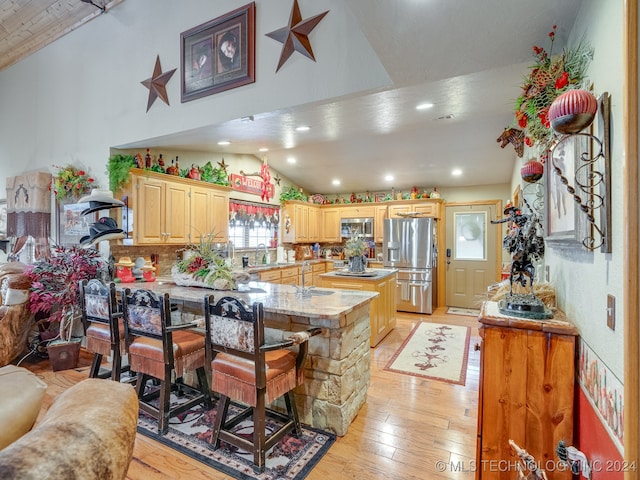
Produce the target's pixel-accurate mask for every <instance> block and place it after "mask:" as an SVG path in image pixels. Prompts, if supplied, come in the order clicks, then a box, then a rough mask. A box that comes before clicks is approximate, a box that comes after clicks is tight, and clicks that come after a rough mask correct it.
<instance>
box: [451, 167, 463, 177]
mask: <svg viewBox="0 0 640 480" xmlns="http://www.w3.org/2000/svg"><path fill="white" fill-rule="evenodd" d="M451 175H454V176H456V177H457V176H459V175H462V170H460V169H459V168H456V169H455V170H452V171H451Z"/></svg>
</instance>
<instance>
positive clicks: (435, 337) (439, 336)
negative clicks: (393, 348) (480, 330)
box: [384, 322, 471, 385]
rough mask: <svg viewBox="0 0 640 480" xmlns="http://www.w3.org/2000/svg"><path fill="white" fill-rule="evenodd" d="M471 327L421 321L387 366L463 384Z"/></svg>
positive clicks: (392, 369)
mask: <svg viewBox="0 0 640 480" xmlns="http://www.w3.org/2000/svg"><path fill="white" fill-rule="evenodd" d="M470 330H471V329H470V328H469V327H462V326H457V325H442V324H439V323H427V322H420V323H418V324H417V325H416V326H415V327H414V329H413V330H412V332H411V333H410V334H409V336H408V337H407V339H406V340H405V341H404V342H403V343H402V345H401V346H400V348H399V349H398V351H397V352H396V353H394V354H393V357H391V360H389V362H388V363H387V365H386V367H384V369H385V370H387V371H390V372H396V373H403V374H406V375H412V376H414V377H423V378H428V379H431V380H440V381H442V382H447V383H453V384H456V385H464V384H465V382H466V379H467V357H468V353H469V335H470Z"/></svg>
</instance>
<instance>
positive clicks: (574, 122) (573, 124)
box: [548, 90, 598, 133]
mask: <svg viewBox="0 0 640 480" xmlns="http://www.w3.org/2000/svg"><path fill="white" fill-rule="evenodd" d="M597 110H598V101H597V100H596V97H595V96H594V95H593V94H592V93H591V92H588V91H587V90H568V91H566V92H564V93H563V94H562V95H560V96H558V98H556V99H555V100H554V101H553V103H552V104H551V107H550V108H549V117H548V118H549V120H550V121H551V128H553V129H554V130H555V131H556V132H558V133H578V132H580V131H581V130H583V129H585V128H587V127H588V126H589V125H591V122H593V119H594V117H595V114H596V111H597Z"/></svg>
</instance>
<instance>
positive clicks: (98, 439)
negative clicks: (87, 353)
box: [0, 365, 138, 480]
mask: <svg viewBox="0 0 640 480" xmlns="http://www.w3.org/2000/svg"><path fill="white" fill-rule="evenodd" d="M44 387H45V388H43V382H42V381H41V380H39V379H38V378H37V377H36V376H35V375H33V374H32V373H31V372H29V371H28V370H26V369H24V368H21V367H15V366H13V365H8V366H6V367H2V368H0V392H1V393H0V414H1V415H0V422H3V423H2V425H3V427H2V429H1V430H2V432H3V434H4V435H3V436H2V437H0V441H3V442H4V443H6V444H7V446H5V447H4V448H2V446H1V445H0V478H2V479H3V480H42V479H44V478H46V479H49V480H115V479H118V480H122V479H124V478H125V477H126V475H127V471H128V468H129V463H130V461H131V458H132V455H133V447H134V442H135V437H136V428H137V421H138V398H137V396H136V394H135V390H134V389H133V387H132V386H131V385H128V384H121V383H119V382H113V381H110V380H103V379H97V378H89V379H85V380H82V381H81V382H79V383H77V384H76V385H74V386H73V387H71V388H69V389H67V390H65V391H64V392H63V393H62V394H60V395H59V396H58V397H57V398H56V399H55V400H54V402H53V403H52V404H51V406H50V407H49V409H48V410H47V411H46V412H45V413H44V414H43V415H42V417H41V419H40V420H39V421H37V422H36V423H35V426H33V428H31V425H33V422H34V421H35V419H36V418H37V417H38V415H39V412H40V408H41V404H42V397H43V396H44V391H45V389H46V385H44ZM7 419H14V421H12V422H10V421H8V420H7ZM5 421H6V422H7V423H4V422H5ZM10 437H11V438H10Z"/></svg>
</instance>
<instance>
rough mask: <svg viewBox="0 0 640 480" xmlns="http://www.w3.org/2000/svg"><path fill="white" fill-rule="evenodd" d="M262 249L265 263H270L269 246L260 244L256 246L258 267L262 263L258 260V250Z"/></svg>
mask: <svg viewBox="0 0 640 480" xmlns="http://www.w3.org/2000/svg"><path fill="white" fill-rule="evenodd" d="M260 247H263V248H264V263H269V261H268V258H269V250H267V246H266V245H265V244H264V243H259V244H258V245H256V265H257V264H259V263H260V260H259V259H258V250H260Z"/></svg>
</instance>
